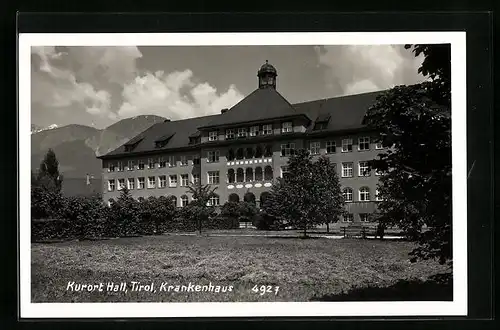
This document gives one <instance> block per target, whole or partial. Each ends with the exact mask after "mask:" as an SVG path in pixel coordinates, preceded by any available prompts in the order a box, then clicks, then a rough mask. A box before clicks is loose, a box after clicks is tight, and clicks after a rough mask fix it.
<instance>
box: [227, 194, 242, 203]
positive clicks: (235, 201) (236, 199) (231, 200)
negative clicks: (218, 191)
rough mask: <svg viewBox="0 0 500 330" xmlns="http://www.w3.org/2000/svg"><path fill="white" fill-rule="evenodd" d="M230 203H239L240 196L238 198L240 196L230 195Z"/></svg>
mask: <svg viewBox="0 0 500 330" xmlns="http://www.w3.org/2000/svg"><path fill="white" fill-rule="evenodd" d="M228 201H230V202H233V203H238V202H239V201H240V196H238V194H235V193H232V194H231V195H229V198H228Z"/></svg>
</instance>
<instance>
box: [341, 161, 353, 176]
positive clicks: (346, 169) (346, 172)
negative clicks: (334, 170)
mask: <svg viewBox="0 0 500 330" xmlns="http://www.w3.org/2000/svg"><path fill="white" fill-rule="evenodd" d="M342 177H343V178H351V177H352V163H342Z"/></svg>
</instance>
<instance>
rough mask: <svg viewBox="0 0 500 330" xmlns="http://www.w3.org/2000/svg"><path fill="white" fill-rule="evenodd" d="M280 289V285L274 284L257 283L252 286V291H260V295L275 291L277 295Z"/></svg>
mask: <svg viewBox="0 0 500 330" xmlns="http://www.w3.org/2000/svg"><path fill="white" fill-rule="evenodd" d="M279 290H280V287H279V286H272V285H255V286H254V287H253V288H252V291H253V292H255V293H258V294H259V295H260V296H263V295H265V294H266V293H274V295H275V296H276V295H277V294H278V291H279Z"/></svg>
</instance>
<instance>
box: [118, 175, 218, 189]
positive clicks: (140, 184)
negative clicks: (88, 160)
mask: <svg viewBox="0 0 500 330" xmlns="http://www.w3.org/2000/svg"><path fill="white" fill-rule="evenodd" d="M167 179H168V186H169V187H177V185H178V184H179V185H180V186H181V187H187V186H188V185H189V183H190V182H189V174H181V175H179V176H177V175H176V174H174V175H168V177H167V175H159V176H158V177H155V176H148V177H147V180H146V177H138V178H127V179H124V178H120V179H110V180H108V191H115V190H122V189H123V188H125V185H126V186H127V188H128V189H129V190H133V189H144V188H146V187H147V188H148V189H153V188H165V187H167ZM207 182H208V183H209V184H219V182H220V180H219V171H209V172H207ZM191 183H192V184H195V185H196V184H199V183H200V175H199V174H193V175H192V179H191Z"/></svg>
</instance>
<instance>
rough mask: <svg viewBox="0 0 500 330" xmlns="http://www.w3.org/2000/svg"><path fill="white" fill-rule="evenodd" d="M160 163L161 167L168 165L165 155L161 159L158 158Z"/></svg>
mask: <svg viewBox="0 0 500 330" xmlns="http://www.w3.org/2000/svg"><path fill="white" fill-rule="evenodd" d="M158 164H159V167H161V168H164V167H167V161H166V160H165V157H160V159H158Z"/></svg>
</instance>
